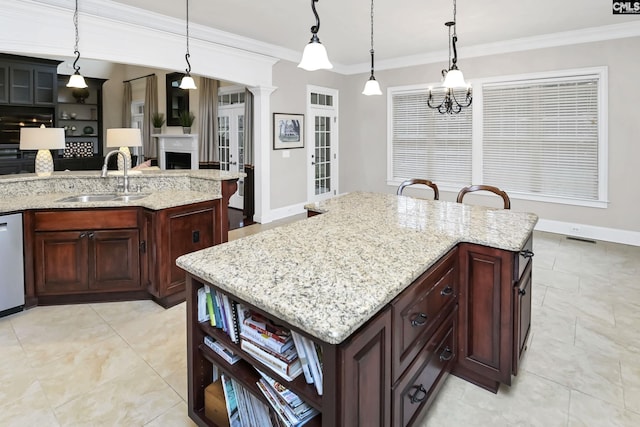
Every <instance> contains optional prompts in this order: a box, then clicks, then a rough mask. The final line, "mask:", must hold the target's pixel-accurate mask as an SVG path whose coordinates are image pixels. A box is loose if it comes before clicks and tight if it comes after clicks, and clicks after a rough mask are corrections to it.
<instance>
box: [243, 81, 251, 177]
mask: <svg viewBox="0 0 640 427" xmlns="http://www.w3.org/2000/svg"><path fill="white" fill-rule="evenodd" d="M244 164H245V166H246V165H251V166H253V94H252V93H251V91H250V90H249V89H245V90H244Z"/></svg>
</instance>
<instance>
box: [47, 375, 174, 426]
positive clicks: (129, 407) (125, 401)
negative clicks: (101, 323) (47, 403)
mask: <svg viewBox="0 0 640 427" xmlns="http://www.w3.org/2000/svg"><path fill="white" fill-rule="evenodd" d="M180 402H182V399H180V396H178V394H176V392H174V391H173V389H172V388H171V387H169V385H167V383H165V382H164V381H163V380H162V378H160V377H159V376H158V375H157V374H156V373H155V372H154V371H153V370H152V369H151V368H148V367H147V368H143V369H136V370H134V371H129V372H124V373H123V374H122V375H120V376H118V377H117V378H115V379H113V380H111V381H109V382H106V383H104V384H102V385H99V386H96V387H94V389H93V390H92V391H91V392H89V393H86V394H84V395H82V396H79V397H77V398H76V399H74V400H71V401H69V402H67V403H65V404H64V405H62V406H59V407H57V408H55V413H56V417H57V418H58V420H59V422H60V424H62V425H63V426H69V427H70V426H141V425H144V424H146V423H148V422H150V421H152V420H154V419H156V418H157V417H158V416H160V415H162V414H163V413H165V412H166V411H167V409H168V408H171V407H173V406H174V405H176V404H177V403H180Z"/></svg>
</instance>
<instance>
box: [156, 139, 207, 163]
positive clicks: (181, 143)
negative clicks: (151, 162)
mask: <svg viewBox="0 0 640 427" xmlns="http://www.w3.org/2000/svg"><path fill="white" fill-rule="evenodd" d="M151 136H153V137H155V138H158V164H159V165H160V169H166V168H167V153H186V154H190V155H191V169H199V168H200V161H199V157H198V154H199V153H198V135H197V134H162V133H161V134H153V135H151Z"/></svg>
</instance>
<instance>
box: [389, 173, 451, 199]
mask: <svg viewBox="0 0 640 427" xmlns="http://www.w3.org/2000/svg"><path fill="white" fill-rule="evenodd" d="M410 185H426V186H427V187H431V189H432V190H433V200H438V198H439V197H440V192H439V191H438V186H437V185H436V184H435V183H433V182H431V181H429V180H428V179H420V178H411V179H407V180H405V181H403V182H402V184H400V185H399V186H398V191H397V192H396V194H397V195H398V196H401V195H402V191H403V190H404V188H405V187H408V186H410Z"/></svg>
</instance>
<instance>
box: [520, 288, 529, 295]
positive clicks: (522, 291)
mask: <svg viewBox="0 0 640 427" xmlns="http://www.w3.org/2000/svg"><path fill="white" fill-rule="evenodd" d="M518 293H519V294H520V295H522V296H525V295H526V294H527V290H526V289H518Z"/></svg>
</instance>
